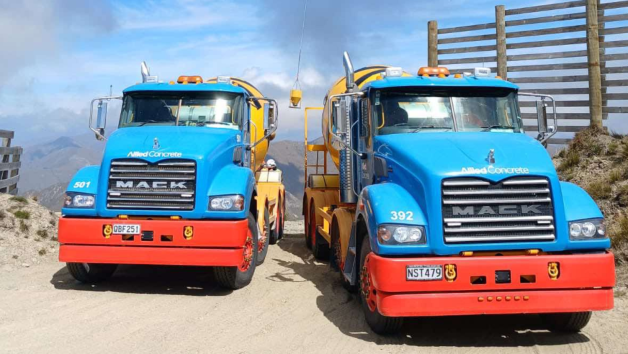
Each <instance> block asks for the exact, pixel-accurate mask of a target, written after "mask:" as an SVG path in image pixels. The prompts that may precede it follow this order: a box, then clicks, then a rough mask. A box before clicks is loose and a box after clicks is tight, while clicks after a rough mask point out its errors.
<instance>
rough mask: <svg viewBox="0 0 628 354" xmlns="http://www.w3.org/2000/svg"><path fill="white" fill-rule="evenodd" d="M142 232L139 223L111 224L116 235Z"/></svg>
mask: <svg viewBox="0 0 628 354" xmlns="http://www.w3.org/2000/svg"><path fill="white" fill-rule="evenodd" d="M141 232H142V228H141V227H140V225H134V224H113V233H114V234H116V235H139V234H140V233H141Z"/></svg>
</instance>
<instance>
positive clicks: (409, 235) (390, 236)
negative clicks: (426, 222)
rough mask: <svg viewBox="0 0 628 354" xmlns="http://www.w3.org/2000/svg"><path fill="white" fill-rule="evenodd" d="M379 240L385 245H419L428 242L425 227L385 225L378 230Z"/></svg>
mask: <svg viewBox="0 0 628 354" xmlns="http://www.w3.org/2000/svg"><path fill="white" fill-rule="evenodd" d="M377 239H378V240H379V243H381V244H383V245H413V244H414V245H419V244H424V243H425V242H426V237H425V227H423V226H415V225H396V224H383V225H380V226H379V228H378V229H377Z"/></svg>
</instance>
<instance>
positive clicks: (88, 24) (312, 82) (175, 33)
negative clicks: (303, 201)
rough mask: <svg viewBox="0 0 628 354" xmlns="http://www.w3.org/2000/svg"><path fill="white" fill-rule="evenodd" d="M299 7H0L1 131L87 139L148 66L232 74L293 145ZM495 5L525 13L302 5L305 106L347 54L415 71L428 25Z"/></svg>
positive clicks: (263, 2)
mask: <svg viewBox="0 0 628 354" xmlns="http://www.w3.org/2000/svg"><path fill="white" fill-rule="evenodd" d="M548 2H552V1H547V0H541V1H539V0H530V1H526V2H525V6H533V5H537V4H545V3H548ZM303 4H304V2H303V0H272V1H271V0H259V1H247V0H239V1H235V0H233V1H232V0H216V1H214V0H212V1H209V0H168V1H165V0H164V1H161V0H141V1H122V0H90V1H84V0H46V1H41V0H21V1H18V0H0V8H2V9H3V10H2V11H0V33H3V35H2V36H0V48H2V52H3V55H2V57H1V58H0V64H1V65H0V80H1V81H0V82H1V84H0V129H7V130H14V131H15V132H16V139H15V142H16V143H17V144H21V145H24V146H27V145H31V144H36V143H40V142H44V141H48V140H53V139H55V138H57V137H59V136H72V135H79V134H85V133H88V132H89V130H88V127H87V122H88V117H89V110H88V109H89V102H90V101H91V99H93V98H95V97H98V96H102V95H107V94H108V93H109V87H110V85H112V89H113V93H114V95H116V94H120V93H121V92H122V90H123V89H124V88H126V87H128V86H131V85H134V84H135V83H137V82H139V81H141V77H140V63H141V62H142V61H146V62H147V63H148V65H149V66H150V68H151V73H152V74H153V75H158V76H159V78H160V80H163V81H170V80H175V79H176V78H177V77H178V76H179V75H201V76H203V77H205V78H209V77H214V76H217V75H228V76H233V77H240V78H243V79H245V80H247V81H249V82H251V83H253V84H254V85H255V86H257V87H258V88H259V89H260V90H261V91H262V92H263V93H264V94H265V95H266V96H268V97H272V98H275V99H277V100H278V101H279V104H280V124H281V125H280V131H279V132H278V139H293V140H297V139H301V138H302V136H303V135H302V134H303V126H302V121H303V110H293V109H288V108H287V107H288V98H289V97H288V96H289V91H290V89H291V88H292V86H293V84H294V80H295V75H296V66H297V57H298V51H299V41H300V35H301V25H302V20H303ZM499 4H503V5H506V8H517V7H521V6H522V5H521V2H520V1H511V0H508V1H504V0H501V1H494V0H473V1H470V0H466V1H464V0H441V1H423V0H421V1H418V0H416V1H402V0H388V1H380V0H362V1H355V0H351V1H342V0H341V1H331V0H317V1H311V0H310V1H309V3H308V10H307V16H306V27H305V35H304V39H303V52H302V60H301V72H300V83H301V87H302V89H303V95H304V103H303V105H304V106H320V105H321V103H322V101H323V98H324V96H325V92H326V91H327V90H328V89H329V87H330V85H331V84H332V83H333V82H334V81H335V80H337V79H338V78H339V77H340V76H341V75H343V67H342V52H343V51H345V50H346V51H348V52H349V53H350V54H351V57H352V59H353V62H354V64H355V67H356V68H359V67H363V66H368V65H374V64H386V65H391V66H400V67H402V68H404V69H405V70H406V71H408V72H412V73H416V71H417V70H418V68H419V67H421V66H425V65H426V64H427V22H428V21H429V20H438V22H439V27H441V28H442V27H455V26H461V25H471V24H478V23H487V22H493V21H494V6H495V5H499ZM568 24H569V23H562V24H561V23H558V24H557V25H560V26H562V25H568ZM623 39H626V38H623ZM480 44H482V43H480ZM509 54H510V53H509ZM110 112H113V113H112V114H111V115H110V116H109V127H115V126H116V125H117V119H118V117H117V116H116V115H115V109H112V110H110ZM626 121H627V122H628V118H626ZM616 125H617V124H616ZM618 126H619V127H620V128H621V127H626V125H623V123H620V124H618ZM314 128H317V127H314ZM627 129H628V127H627Z"/></svg>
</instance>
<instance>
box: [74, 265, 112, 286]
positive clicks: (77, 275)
mask: <svg viewBox="0 0 628 354" xmlns="http://www.w3.org/2000/svg"><path fill="white" fill-rule="evenodd" d="M117 267H118V265H117V264H95V263H67V264H66V268H68V271H69V272H70V274H71V275H72V277H74V279H76V280H78V281H80V282H81V283H89V284H91V283H99V282H101V281H104V280H107V279H109V278H111V276H112V275H113V273H114V272H115V271H116V268H117Z"/></svg>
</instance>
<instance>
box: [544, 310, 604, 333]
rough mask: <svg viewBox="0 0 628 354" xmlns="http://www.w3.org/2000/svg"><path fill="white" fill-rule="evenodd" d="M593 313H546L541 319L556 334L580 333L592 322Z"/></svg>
mask: <svg viewBox="0 0 628 354" xmlns="http://www.w3.org/2000/svg"><path fill="white" fill-rule="evenodd" d="M591 315H592V313H591V311H588V312H571V313H546V314H542V315H541V319H542V320H543V322H544V323H545V325H546V326H547V328H548V329H549V330H551V331H556V332H572V333H576V332H580V330H581V329H583V328H584V327H586V325H587V324H588V323H589V320H591Z"/></svg>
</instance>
